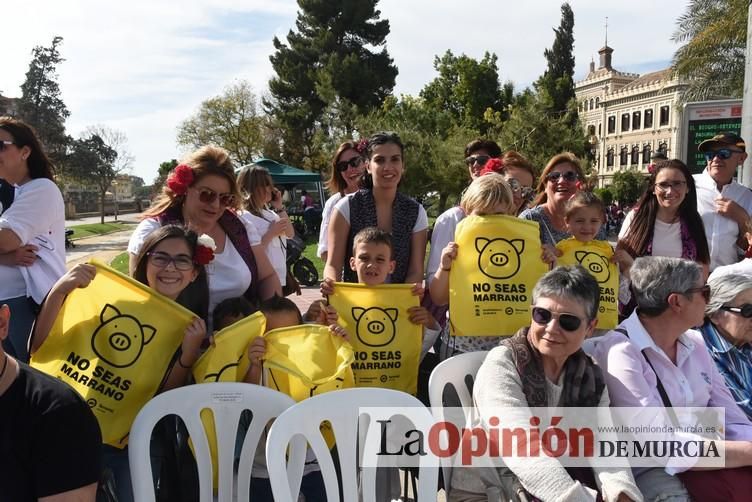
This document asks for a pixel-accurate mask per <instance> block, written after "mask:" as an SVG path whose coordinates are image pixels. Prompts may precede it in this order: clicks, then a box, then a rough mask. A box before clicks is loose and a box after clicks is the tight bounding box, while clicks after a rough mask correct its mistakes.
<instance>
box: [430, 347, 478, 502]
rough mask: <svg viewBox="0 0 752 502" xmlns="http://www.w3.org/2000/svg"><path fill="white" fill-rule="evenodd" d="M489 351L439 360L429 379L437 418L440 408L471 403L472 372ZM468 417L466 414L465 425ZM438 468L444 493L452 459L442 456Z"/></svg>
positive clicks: (473, 377)
mask: <svg viewBox="0 0 752 502" xmlns="http://www.w3.org/2000/svg"><path fill="white" fill-rule="evenodd" d="M487 355H488V351H486V350H482V351H478V352H465V353H464V354H457V355H456V356H453V357H450V358H449V359H446V360H444V361H442V362H441V363H439V364H438V365H437V366H436V367H435V368H434V369H433V371H432V372H431V377H430V378H429V379H428V401H429V402H430V403H431V409H432V410H433V412H434V416H435V417H436V420H437V421H443V420H444V413H443V408H444V407H449V408H454V407H463V408H471V407H472V406H473V385H474V384H475V375H476V374H477V373H478V369H479V368H480V366H481V364H483V361H485V360H486V356H487ZM469 420H470V417H469V416H468V414H467V413H465V424H456V425H458V426H464V425H466V424H467V422H468V421H469ZM440 460H441V470H442V471H443V474H444V487H445V488H446V490H447V492H448V491H449V488H450V482H451V479H452V458H451V457H442V458H441V459H440Z"/></svg>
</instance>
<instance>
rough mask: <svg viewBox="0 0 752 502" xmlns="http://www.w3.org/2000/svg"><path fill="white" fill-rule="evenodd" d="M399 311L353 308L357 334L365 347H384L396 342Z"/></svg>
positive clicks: (392, 309)
mask: <svg viewBox="0 0 752 502" xmlns="http://www.w3.org/2000/svg"><path fill="white" fill-rule="evenodd" d="M397 313H398V311H397V309H395V308H390V309H382V308H379V307H371V308H369V309H364V308H363V307H353V309H352V316H353V319H354V320H355V322H356V323H357V325H356V326H355V334H356V336H357V337H358V340H360V341H361V342H362V343H363V344H364V345H368V346H369V347H383V346H384V345H388V344H389V343H390V342H391V341H392V340H394V335H395V334H396V333H397V329H396V328H395V324H394V323H396V322H397Z"/></svg>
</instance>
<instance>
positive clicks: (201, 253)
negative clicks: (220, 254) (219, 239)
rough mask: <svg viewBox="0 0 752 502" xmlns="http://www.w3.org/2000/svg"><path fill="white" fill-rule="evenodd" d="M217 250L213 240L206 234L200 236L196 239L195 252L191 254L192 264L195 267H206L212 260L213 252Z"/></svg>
mask: <svg viewBox="0 0 752 502" xmlns="http://www.w3.org/2000/svg"><path fill="white" fill-rule="evenodd" d="M216 250H217V245H216V244H215V243H214V239H212V238H211V237H209V236H208V235H206V234H201V235H200V236H199V237H198V239H196V251H195V252H194V253H193V262H194V263H195V264H196V265H208V264H209V263H211V262H212V260H214V252H215V251H216Z"/></svg>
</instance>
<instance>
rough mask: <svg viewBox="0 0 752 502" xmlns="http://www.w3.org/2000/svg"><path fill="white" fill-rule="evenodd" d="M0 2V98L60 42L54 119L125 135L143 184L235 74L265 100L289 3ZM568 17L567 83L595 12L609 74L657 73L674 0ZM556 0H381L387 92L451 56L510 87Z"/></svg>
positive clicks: (405, 87)
mask: <svg viewBox="0 0 752 502" xmlns="http://www.w3.org/2000/svg"><path fill="white" fill-rule="evenodd" d="M6 4H7V5H3V19H4V22H3V28H2V29H1V30H0V44H1V46H2V47H3V69H2V71H1V72H0V92H2V94H3V95H5V96H11V97H17V96H19V95H20V85H21V83H22V82H23V80H24V78H25V73H26V71H27V70H28V64H29V61H30V58H31V49H32V48H33V47H34V46H35V45H45V46H46V45H49V44H50V42H51V40H52V38H53V37H54V36H55V35H60V36H62V37H63V38H64V42H63V45H62V50H61V51H62V55H63V57H64V58H65V59H66V61H65V62H64V63H63V64H62V65H61V66H60V68H59V82H60V85H61V89H62V97H63V99H64V100H65V102H66V104H67V105H68V108H69V109H70V111H71V117H70V118H69V119H68V121H67V123H66V125H67V129H68V132H69V133H70V134H72V135H74V136H78V135H79V134H80V133H81V132H82V131H83V129H84V128H85V127H86V126H89V125H93V124H104V125H106V126H109V127H111V128H115V129H119V130H122V131H123V132H125V134H126V135H127V137H128V140H129V141H128V145H129V149H130V151H131V153H132V154H133V155H134V156H135V163H134V167H133V171H132V173H133V174H135V175H137V176H141V177H142V178H144V180H145V181H146V182H147V183H151V181H152V180H153V178H154V177H155V176H156V171H157V167H158V166H159V163H160V162H162V161H164V160H169V159H171V158H180V156H181V155H182V154H183V153H185V152H184V151H182V150H181V149H180V147H179V146H178V145H177V144H176V142H175V136H176V129H177V126H178V124H179V123H180V122H181V121H182V120H185V119H186V118H187V117H189V116H190V115H191V114H192V113H193V112H195V110H196V109H197V108H198V106H199V104H200V103H201V102H202V101H203V100H205V99H207V98H209V97H211V96H214V95H217V94H219V93H221V92H222V90H223V88H225V87H226V86H228V85H230V84H232V83H233V82H234V81H236V80H238V79H246V80H248V81H250V82H251V84H252V85H253V87H254V89H255V91H256V93H257V94H259V95H261V94H263V93H265V92H266V83H267V81H268V80H269V78H270V77H271V76H272V75H273V71H272V68H271V63H270V62H269V55H270V54H272V52H273V47H272V37H273V36H274V35H277V36H278V37H280V38H281V39H283V40H284V37H285V36H286V35H287V32H288V31H289V30H290V29H292V28H294V24H295V15H296V12H297V3H296V2H294V1H291V0H203V1H201V0H183V1H180V2H178V1H161V0H130V1H128V2H97V1H94V0H74V1H70V2H59V1H52V0H27V1H26V2H23V3H22V2H6ZM570 4H571V5H572V9H573V10H574V14H575V58H576V65H577V67H576V77H577V78H582V77H583V76H584V74H585V73H586V71H587V67H588V63H589V62H590V59H591V57H592V58H595V60H596V63H597V60H598V54H597V51H598V49H599V48H600V47H601V46H602V45H603V41H604V23H605V18H606V16H608V18H609V21H608V24H609V28H608V42H609V45H610V46H611V47H613V48H614V56H613V65H614V67H616V68H617V69H620V70H623V71H629V72H636V73H644V72H649V71H654V70H658V69H661V68H665V67H666V66H668V65H669V63H670V60H671V57H672V55H673V53H674V51H675V50H676V47H677V46H676V45H675V44H674V43H673V42H671V41H670V36H671V33H672V32H673V30H674V24H675V19H676V18H677V17H678V16H679V15H680V14H681V13H682V12H683V11H684V9H685V6H686V0H665V1H663V2H661V3H660V12H659V11H657V8H658V6H659V4H657V3H656V2H654V1H650V0H631V1H630V2H613V1H604V0H571V2H570ZM560 5H561V3H560V2H559V1H554V0H528V1H527V2H517V1H514V2H512V1H509V0H465V1H463V2H458V1H450V0H408V1H405V0H381V2H380V3H379V7H378V8H379V9H380V10H381V13H382V17H383V18H386V19H389V21H390V24H391V33H390V35H389V37H388V38H387V49H388V50H389V52H390V54H391V56H392V57H393V58H394V61H395V64H396V65H397V67H398V68H399V76H398V77H397V86H396V88H395V93H397V94H417V93H418V92H419V91H420V89H421V88H422V87H423V86H424V85H425V84H426V83H427V82H429V81H430V80H431V79H433V78H434V77H435V72H434V70H433V58H434V56H435V55H437V54H442V53H444V52H445V51H446V50H447V49H450V50H452V51H453V52H454V53H455V54H461V53H465V54H468V55H469V56H472V57H477V58H480V57H482V55H483V53H484V51H486V50H488V51H491V52H495V53H496V54H497V55H498V56H499V68H500V74H501V77H502V79H503V80H512V81H514V82H515V84H516V86H517V87H518V89H522V88H523V87H524V86H526V85H529V83H530V82H532V81H533V80H535V79H536V78H537V77H538V76H539V75H540V74H541V73H542V72H543V71H544V70H545V59H544V57H543V50H544V49H545V48H546V47H549V46H550V45H551V43H552V41H553V31H552V28H553V27H555V26H558V24H559V19H560V10H559V8H560Z"/></svg>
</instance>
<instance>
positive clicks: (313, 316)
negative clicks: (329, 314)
mask: <svg viewBox="0 0 752 502" xmlns="http://www.w3.org/2000/svg"><path fill="white" fill-rule="evenodd" d="M322 305H324V300H314V302H313V303H311V304H310V305H309V306H308V310H306V313H305V315H304V316H303V320H304V321H310V322H318V319H319V316H320V315H321V306H322Z"/></svg>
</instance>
